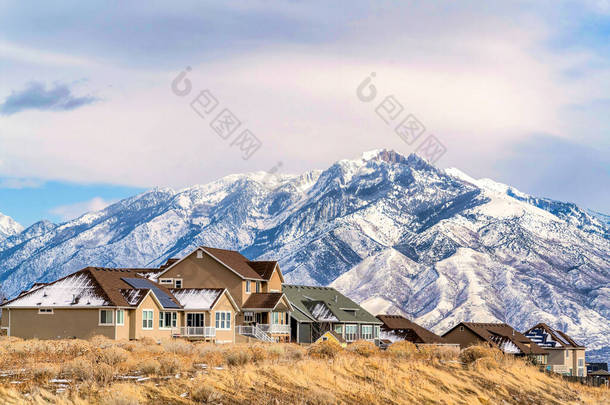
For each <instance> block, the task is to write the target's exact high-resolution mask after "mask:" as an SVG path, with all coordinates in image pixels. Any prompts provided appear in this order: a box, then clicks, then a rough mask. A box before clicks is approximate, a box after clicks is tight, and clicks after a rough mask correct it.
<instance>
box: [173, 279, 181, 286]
mask: <svg viewBox="0 0 610 405" xmlns="http://www.w3.org/2000/svg"><path fill="white" fill-rule="evenodd" d="M174 286H175V287H176V288H182V279H180V278H177V279H175V280H174Z"/></svg>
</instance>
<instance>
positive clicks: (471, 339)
mask: <svg viewBox="0 0 610 405" xmlns="http://www.w3.org/2000/svg"><path fill="white" fill-rule="evenodd" d="M443 338H445V339H446V340H447V341H448V342H450V343H457V344H459V345H460V347H461V348H462V349H464V348H466V347H468V346H472V345H476V344H481V343H488V344H490V345H492V346H494V347H497V348H498V349H500V350H502V351H503V352H504V353H507V354H513V355H515V356H523V357H528V358H530V359H532V360H533V361H535V362H536V364H540V365H546V364H547V359H548V352H547V351H546V350H544V349H543V348H541V347H540V346H538V345H537V344H536V343H534V342H532V341H531V340H530V339H528V338H527V337H526V336H525V335H523V334H521V333H519V332H518V331H516V330H515V329H514V328H513V327H512V326H510V325H508V324H505V323H477V322H460V323H458V324H457V325H455V326H454V327H453V328H451V329H450V330H449V331H448V332H446V333H445V334H444V335H443Z"/></svg>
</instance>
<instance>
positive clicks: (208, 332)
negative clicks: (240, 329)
mask: <svg viewBox="0 0 610 405" xmlns="http://www.w3.org/2000/svg"><path fill="white" fill-rule="evenodd" d="M172 337H184V338H189V339H206V340H207V339H209V340H214V339H215V338H216V328H215V327H213V326H180V327H177V328H172Z"/></svg>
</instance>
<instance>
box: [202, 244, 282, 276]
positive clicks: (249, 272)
mask: <svg viewBox="0 0 610 405" xmlns="http://www.w3.org/2000/svg"><path fill="white" fill-rule="evenodd" d="M201 249H203V250H204V251H205V252H207V253H208V254H210V255H212V256H213V257H215V258H216V259H217V260H219V261H220V262H221V263H223V264H224V265H225V266H227V267H229V268H230V269H232V270H233V271H235V272H236V273H237V274H239V275H240V276H241V277H243V278H248V279H253V280H269V279H270V278H271V275H272V274H273V269H275V266H276V265H277V262H276V261H253V260H248V259H247V258H246V257H245V256H244V255H242V254H241V253H239V252H238V251H236V250H227V249H218V248H212V247H208V246H201Z"/></svg>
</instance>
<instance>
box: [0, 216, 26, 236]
mask: <svg viewBox="0 0 610 405" xmlns="http://www.w3.org/2000/svg"><path fill="white" fill-rule="evenodd" d="M22 230H23V226H21V224H19V223H18V222H17V221H15V220H14V219H13V218H11V217H9V216H6V215H4V214H2V213H1V212H0V241H1V240H3V239H6V238H7V237H9V236H12V235H16V234H18V233H19V232H21V231H22Z"/></svg>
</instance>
